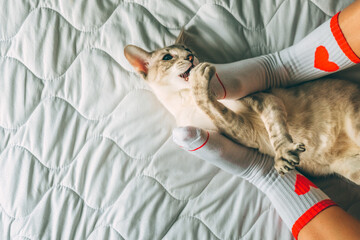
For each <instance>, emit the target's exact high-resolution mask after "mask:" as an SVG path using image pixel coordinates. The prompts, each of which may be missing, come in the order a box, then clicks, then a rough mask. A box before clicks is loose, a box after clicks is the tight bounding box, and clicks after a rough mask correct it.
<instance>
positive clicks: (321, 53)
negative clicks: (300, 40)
mask: <svg viewBox="0 0 360 240" xmlns="http://www.w3.org/2000/svg"><path fill="white" fill-rule="evenodd" d="M314 67H315V68H317V69H320V70H322V71H325V72H335V71H337V70H338V69H339V66H338V65H337V64H336V63H334V62H330V61H329V52H328V50H327V49H326V48H325V47H324V46H319V47H317V48H316V50H315V61H314Z"/></svg>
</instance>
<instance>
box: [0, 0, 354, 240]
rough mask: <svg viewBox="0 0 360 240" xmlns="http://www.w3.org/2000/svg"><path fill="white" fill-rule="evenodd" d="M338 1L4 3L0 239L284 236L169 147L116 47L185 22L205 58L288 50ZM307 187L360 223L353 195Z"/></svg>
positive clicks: (166, 34)
mask: <svg viewBox="0 0 360 240" xmlns="http://www.w3.org/2000/svg"><path fill="white" fill-rule="evenodd" d="M350 2H351V1H345V0H343V1H336V0H329V1H321V0H311V1H310V0H307V1H306V0H291V1H290V0H261V1H252V0H242V1H237V0H224V1H220V0H184V1H176V0H171V1H169V0H167V1H166V0H123V1H118V0H98V1H96V0H91V1H90V0H77V1H72V0H62V1H52V0H34V1H23V0H11V1H8V0H5V1H4V0H2V1H1V6H2V8H0V23H1V26H0V239H31V240H35V239H250V240H252V239H254V240H257V239H262V240H275V239H277V240H279V239H280V240H290V239H293V238H292V236H291V233H290V231H289V230H288V229H287V228H286V226H285V224H284V223H283V222H282V220H281V219H280V218H279V216H278V214H277V213H276V211H275V210H274V208H273V207H272V205H271V203H270V201H269V200H268V199H267V198H266V196H264V194H262V193H261V192H259V191H258V190H257V189H256V188H255V187H253V186H252V185H251V184H249V183H248V182H246V181H244V180H242V179H240V178H237V177H234V176H232V175H230V174H228V173H226V172H223V171H221V170H219V169H218V168H216V167H214V166H212V165H209V164H207V163H205V162H204V161H202V160H200V159H197V158H196V157H194V156H192V155H190V154H189V153H188V152H185V151H183V150H182V149H180V148H179V147H177V146H176V145H175V144H174V143H173V142H172V139H171V131H172V129H173V128H174V127H175V119H174V118H173V117H172V116H171V115H170V114H169V112H167V111H166V110H165V108H164V107H163V106H162V105H161V104H160V103H159V101H158V100H157V99H156V97H155V96H154V94H153V93H152V91H151V89H150V88H149V87H148V85H147V84H146V83H145V82H143V81H142V80H141V79H140V78H139V77H138V76H137V75H136V74H135V73H134V71H133V69H132V68H131V66H130V65H129V64H128V63H127V61H126V59H125V57H124V55H123V49H124V46H125V45H127V44H135V45H138V46H140V47H143V48H145V49H147V50H154V49H156V48H159V47H163V46H165V45H169V44H172V43H173V42H174V41H175V39H176V36H177V35H178V34H179V32H180V29H181V28H182V27H184V28H185V30H186V31H187V33H188V34H189V36H190V37H191V40H192V42H193V43H192V44H193V46H192V47H193V48H195V51H196V52H197V53H198V54H199V55H201V56H202V58H203V59H204V60H207V61H211V62H216V63H224V62H231V61H235V60H240V59H245V58H249V57H253V56H258V55H261V54H266V53H269V52H274V51H277V50H280V49H283V48H285V47H287V46H290V45H291V44H293V43H295V42H297V41H299V40H300V39H301V38H302V37H304V36H305V35H306V34H307V33H309V32H310V31H311V30H312V29H314V28H316V27H317V26H318V25H320V24H321V23H322V22H324V21H326V20H327V19H329V18H330V17H331V16H332V15H334V14H335V13H336V12H338V11H339V10H341V9H342V8H344V7H345V6H347V5H348V4H349V3H350ZM359 73H360V71H359V68H353V69H350V70H348V71H346V72H345V73H342V74H343V75H341V74H340V77H341V76H344V77H346V78H349V79H355V78H356V76H359ZM336 76H337V77H338V76H339V75H336ZM355 80H356V79H355ZM314 180H315V181H316V182H318V183H319V185H320V186H321V187H322V188H323V189H324V190H325V191H327V192H328V193H329V195H330V196H331V197H333V198H334V200H335V201H338V203H339V204H340V206H342V207H343V208H344V209H345V210H347V211H349V212H350V213H351V214H353V215H354V216H360V196H359V192H360V191H359V188H358V187H357V186H354V185H351V184H349V183H347V182H346V181H344V180H342V179H340V178H336V177H335V178H334V177H332V178H330V179H314ZM340 185H341V186H342V187H341V188H340V189H339V188H336V186H340ZM343 185H344V186H346V187H343ZM357 214H358V215H357Z"/></svg>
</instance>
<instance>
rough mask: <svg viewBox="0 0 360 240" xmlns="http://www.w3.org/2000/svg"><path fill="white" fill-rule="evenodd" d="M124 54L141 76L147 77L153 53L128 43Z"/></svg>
mask: <svg viewBox="0 0 360 240" xmlns="http://www.w3.org/2000/svg"><path fill="white" fill-rule="evenodd" d="M124 55H125V57H126V59H127V60H128V61H129V63H130V64H131V65H132V66H133V67H134V69H135V70H136V71H137V72H138V73H139V74H140V76H141V77H142V78H144V79H146V76H147V74H148V70H149V69H148V67H149V60H150V58H151V53H149V52H147V51H145V50H144V49H142V48H139V47H137V46H134V45H127V46H126V47H125V49H124Z"/></svg>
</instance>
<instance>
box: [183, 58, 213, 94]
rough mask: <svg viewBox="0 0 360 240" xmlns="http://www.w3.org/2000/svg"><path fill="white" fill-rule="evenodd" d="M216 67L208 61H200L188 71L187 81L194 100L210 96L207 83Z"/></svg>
mask: <svg viewBox="0 0 360 240" xmlns="http://www.w3.org/2000/svg"><path fill="white" fill-rule="evenodd" d="M215 72H216V69H215V67H214V66H213V65H211V64H210V63H206V62H205V63H200V64H198V65H197V66H196V67H195V68H193V69H192V70H191V72H190V77H189V82H190V85H191V90H192V92H193V95H194V97H195V99H196V100H205V99H208V98H209V97H211V96H212V93H211V92H210V90H209V83H210V80H211V78H212V77H213V76H214V74H215Z"/></svg>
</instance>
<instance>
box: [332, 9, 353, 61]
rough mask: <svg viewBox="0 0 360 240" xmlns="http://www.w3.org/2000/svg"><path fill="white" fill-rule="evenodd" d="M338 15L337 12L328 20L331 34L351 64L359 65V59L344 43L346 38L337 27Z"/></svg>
mask: <svg viewBox="0 0 360 240" xmlns="http://www.w3.org/2000/svg"><path fill="white" fill-rule="evenodd" d="M339 14H340V12H338V13H337V14H336V15H335V16H333V17H332V18H331V20H330V29H331V32H332V34H333V36H334V38H335V40H336V42H337V44H338V45H339V47H340V48H341V50H342V51H343V52H344V54H345V55H346V56H347V57H348V58H349V59H350V60H351V61H352V62H353V63H360V58H359V57H358V56H357V55H356V54H355V53H354V51H353V50H352V49H351V47H350V45H349V44H348V42H347V41H346V38H345V36H344V34H343V32H342V31H341V29H340V26H339Z"/></svg>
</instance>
